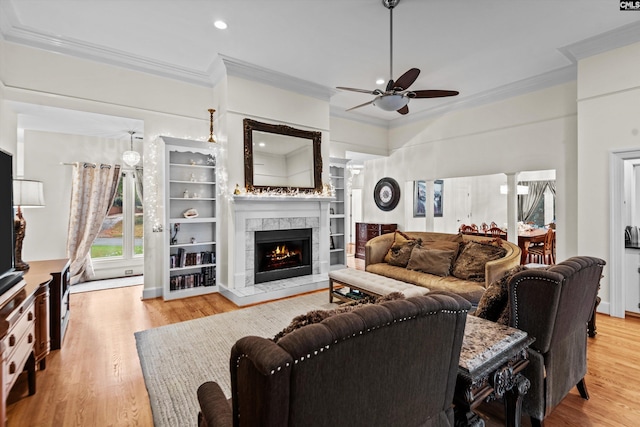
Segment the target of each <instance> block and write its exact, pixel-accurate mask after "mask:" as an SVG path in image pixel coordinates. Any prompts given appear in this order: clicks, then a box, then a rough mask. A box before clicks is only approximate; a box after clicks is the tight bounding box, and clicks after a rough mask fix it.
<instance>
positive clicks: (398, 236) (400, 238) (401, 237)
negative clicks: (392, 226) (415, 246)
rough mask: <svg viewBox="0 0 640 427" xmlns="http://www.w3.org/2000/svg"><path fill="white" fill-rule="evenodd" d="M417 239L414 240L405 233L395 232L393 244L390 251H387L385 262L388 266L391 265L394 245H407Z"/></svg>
mask: <svg viewBox="0 0 640 427" xmlns="http://www.w3.org/2000/svg"><path fill="white" fill-rule="evenodd" d="M415 240H416V239H414V238H413V237H410V236H409V235H407V234H405V233H403V232H402V231H400V230H396V231H394V232H393V242H391V245H390V246H389V249H388V250H387V254H386V255H385V256H384V262H386V263H387V264H388V263H389V258H390V257H391V248H392V247H393V245H396V244H398V245H401V244H403V243H407V242H413V241H415Z"/></svg>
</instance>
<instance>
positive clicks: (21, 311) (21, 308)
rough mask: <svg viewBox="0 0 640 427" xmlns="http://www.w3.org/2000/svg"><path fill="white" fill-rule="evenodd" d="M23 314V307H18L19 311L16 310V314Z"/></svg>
mask: <svg viewBox="0 0 640 427" xmlns="http://www.w3.org/2000/svg"><path fill="white" fill-rule="evenodd" d="M23 312H24V306H23V307H20V310H18V313H20V314H22V313H23Z"/></svg>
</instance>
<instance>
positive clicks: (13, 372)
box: [9, 362, 16, 374]
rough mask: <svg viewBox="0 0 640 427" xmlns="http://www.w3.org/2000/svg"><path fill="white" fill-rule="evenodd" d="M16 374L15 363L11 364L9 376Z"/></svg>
mask: <svg viewBox="0 0 640 427" xmlns="http://www.w3.org/2000/svg"><path fill="white" fill-rule="evenodd" d="M15 373H16V362H11V364H10V365H9V374H15Z"/></svg>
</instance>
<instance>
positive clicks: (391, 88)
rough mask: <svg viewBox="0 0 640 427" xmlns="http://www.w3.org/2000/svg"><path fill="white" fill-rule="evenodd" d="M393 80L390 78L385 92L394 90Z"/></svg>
mask: <svg viewBox="0 0 640 427" xmlns="http://www.w3.org/2000/svg"><path fill="white" fill-rule="evenodd" d="M393 86H394V85H393V80H389V83H387V87H386V89H385V92H389V91H391V90H393Z"/></svg>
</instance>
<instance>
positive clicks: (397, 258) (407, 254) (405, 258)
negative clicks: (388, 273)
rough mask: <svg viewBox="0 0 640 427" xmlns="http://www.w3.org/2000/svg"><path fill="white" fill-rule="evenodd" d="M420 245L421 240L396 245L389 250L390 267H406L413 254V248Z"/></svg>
mask: <svg viewBox="0 0 640 427" xmlns="http://www.w3.org/2000/svg"><path fill="white" fill-rule="evenodd" d="M419 244H420V239H418V240H409V241H406V242H404V243H394V244H393V245H391V249H389V253H388V255H389V261H387V263H388V264H389V265H395V266H397V267H403V268H404V267H406V266H407V264H408V263H409V259H410V258H411V252H413V248H415V247H416V246H417V245H419Z"/></svg>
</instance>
